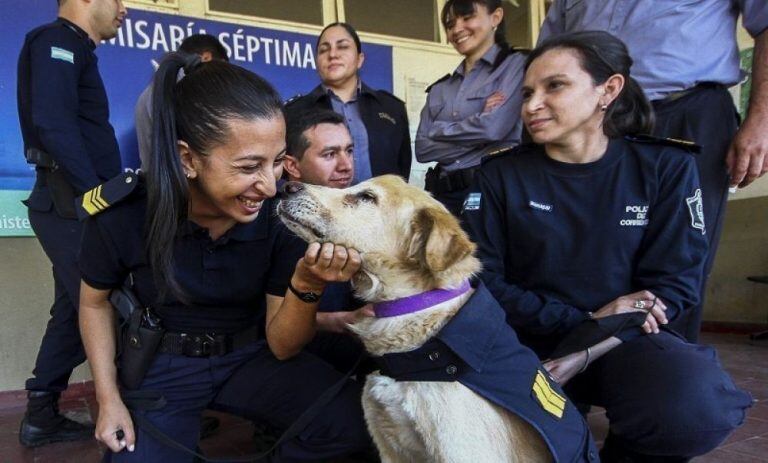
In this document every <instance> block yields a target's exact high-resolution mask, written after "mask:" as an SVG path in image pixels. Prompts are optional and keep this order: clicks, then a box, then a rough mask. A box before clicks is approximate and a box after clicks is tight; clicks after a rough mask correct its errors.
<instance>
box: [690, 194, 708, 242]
mask: <svg viewBox="0 0 768 463" xmlns="http://www.w3.org/2000/svg"><path fill="white" fill-rule="evenodd" d="M685 203H686V204H687V205H688V213H689V214H690V215H691V227H692V228H693V229H695V230H701V234H702V235H704V234H706V233H707V231H706V230H705V228H704V201H703V200H702V198H701V188H698V189H696V192H695V193H694V194H693V196H691V197H690V198H685Z"/></svg>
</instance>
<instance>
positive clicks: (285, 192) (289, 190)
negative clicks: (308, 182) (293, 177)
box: [280, 182, 304, 198]
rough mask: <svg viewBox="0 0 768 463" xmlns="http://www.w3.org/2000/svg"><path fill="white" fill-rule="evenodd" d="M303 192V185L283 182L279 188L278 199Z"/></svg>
mask: <svg viewBox="0 0 768 463" xmlns="http://www.w3.org/2000/svg"><path fill="white" fill-rule="evenodd" d="M302 191H304V184H303V183H301V182H285V183H284V184H283V187H282V188H280V197H282V198H287V197H288V196H291V195H295V194H296V193H300V192H302Z"/></svg>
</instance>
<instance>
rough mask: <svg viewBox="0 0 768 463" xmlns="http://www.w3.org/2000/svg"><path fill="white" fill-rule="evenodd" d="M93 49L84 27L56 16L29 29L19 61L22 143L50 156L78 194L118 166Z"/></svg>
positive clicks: (104, 93)
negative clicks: (46, 22)
mask: <svg viewBox="0 0 768 463" xmlns="http://www.w3.org/2000/svg"><path fill="white" fill-rule="evenodd" d="M95 48H96V45H95V44H94V43H93V41H91V39H90V38H89V37H88V34H87V33H86V32H85V31H84V30H82V29H81V28H79V27H78V26H77V25H76V24H74V23H72V22H69V21H67V20H66V19H63V18H59V19H57V20H56V21H54V22H52V23H50V24H47V25H44V26H41V27H38V28H36V29H34V30H33V31H31V32H29V33H28V34H27V36H26V40H25V41H24V46H23V47H22V49H21V53H20V54H19V63H18V89H17V97H18V105H19V121H20V124H21V133H22V137H23V139H24V148H25V150H26V149H28V148H37V149H40V150H43V151H45V152H47V153H48V154H49V155H51V157H52V158H53V159H54V161H56V163H58V164H59V166H60V167H61V169H62V170H63V172H64V174H65V176H66V178H67V180H68V181H69V183H70V185H72V186H73V187H74V189H75V192H76V193H80V194H81V193H84V192H85V191H87V190H89V189H91V188H93V187H95V186H97V185H99V184H100V183H102V182H104V181H106V180H108V179H110V178H112V177H114V176H116V175H118V174H119V173H120V168H121V163H120V151H119V148H118V146H117V139H116V138H115V131H114V129H113V128H112V125H111V124H110V123H109V104H108V102H107V93H106V91H105V89H104V83H103V82H102V80H101V75H99V69H98V58H97V57H96V55H95V54H94V52H93V50H94V49H95Z"/></svg>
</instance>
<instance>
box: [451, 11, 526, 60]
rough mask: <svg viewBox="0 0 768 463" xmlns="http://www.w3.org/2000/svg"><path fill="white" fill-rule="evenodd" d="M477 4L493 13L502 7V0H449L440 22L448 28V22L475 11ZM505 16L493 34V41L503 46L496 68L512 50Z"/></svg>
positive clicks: (497, 58) (500, 46)
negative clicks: (508, 40)
mask: <svg viewBox="0 0 768 463" xmlns="http://www.w3.org/2000/svg"><path fill="white" fill-rule="evenodd" d="M477 5H482V6H484V7H485V9H486V10H487V11H488V13H489V14H490V13H493V12H494V11H496V9H497V8H502V6H501V0H448V1H447V2H445V5H443V9H442V10H441V11H440V22H441V23H442V24H443V27H444V28H445V29H446V30H447V29H448V23H449V22H450V21H451V19H453V18H455V17H456V16H468V15H471V14H472V13H474V12H475V9H476V8H477ZM504 24H505V22H504V17H502V18H501V22H500V23H499V25H498V26H497V27H496V32H495V33H494V35H493V41H494V42H495V43H496V45H498V46H499V48H501V53H499V54H498V55H497V56H496V60H495V61H494V63H493V67H494V68H496V67H497V66H498V65H499V64H501V62H502V61H504V59H505V58H506V57H507V56H508V55H509V54H510V53H511V52H512V49H511V48H510V47H509V43H508V42H507V36H506V33H505V31H506V27H505V25H504Z"/></svg>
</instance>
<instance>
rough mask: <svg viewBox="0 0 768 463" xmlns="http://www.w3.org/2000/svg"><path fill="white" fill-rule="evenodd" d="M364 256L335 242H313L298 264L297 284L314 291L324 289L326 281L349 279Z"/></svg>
mask: <svg viewBox="0 0 768 463" xmlns="http://www.w3.org/2000/svg"><path fill="white" fill-rule="evenodd" d="M361 263H362V258H361V257H360V253H359V252H357V250H355V249H353V248H346V247H344V246H340V245H337V244H333V243H323V244H320V243H311V244H310V245H309V246H307V251H306V252H305V253H304V257H302V258H301V259H300V260H299V263H298V264H296V272H295V274H294V275H295V277H297V278H298V280H297V284H301V285H302V286H303V287H304V288H302V289H305V288H306V289H308V290H313V291H322V290H323V289H324V288H325V284H326V283H330V282H334V281H349V279H350V278H352V276H353V275H354V274H355V273H357V271H358V270H360V264H361Z"/></svg>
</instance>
